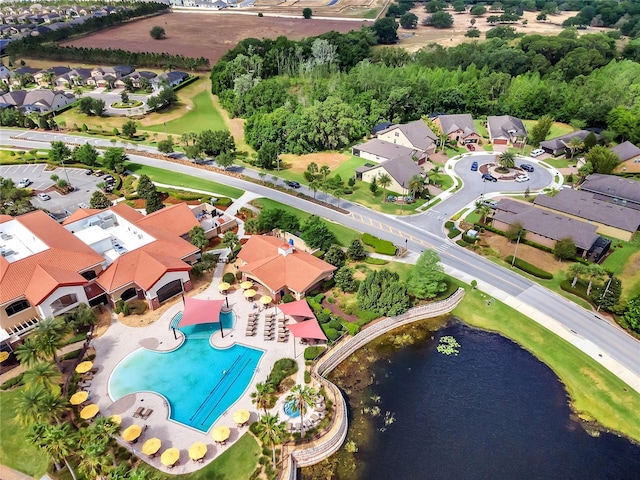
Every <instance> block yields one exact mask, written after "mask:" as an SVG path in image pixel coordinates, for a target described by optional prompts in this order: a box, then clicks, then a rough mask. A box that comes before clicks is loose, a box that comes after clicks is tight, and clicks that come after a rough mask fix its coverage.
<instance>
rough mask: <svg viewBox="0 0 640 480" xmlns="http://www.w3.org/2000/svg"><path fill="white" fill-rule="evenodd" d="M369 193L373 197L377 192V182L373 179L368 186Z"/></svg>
mask: <svg viewBox="0 0 640 480" xmlns="http://www.w3.org/2000/svg"><path fill="white" fill-rule="evenodd" d="M369 191H370V192H371V193H373V194H374V195H375V194H376V192H377V191H378V182H377V180H376V179H375V178H372V179H371V183H370V184H369Z"/></svg>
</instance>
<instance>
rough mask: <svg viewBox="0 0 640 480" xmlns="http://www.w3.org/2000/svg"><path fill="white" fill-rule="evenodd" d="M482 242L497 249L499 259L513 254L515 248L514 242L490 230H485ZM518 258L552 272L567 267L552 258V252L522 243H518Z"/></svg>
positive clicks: (554, 272)
mask: <svg viewBox="0 0 640 480" xmlns="http://www.w3.org/2000/svg"><path fill="white" fill-rule="evenodd" d="M482 244H488V245H489V247H491V248H492V249H494V250H496V251H499V252H500V258H501V259H504V258H505V257H506V256H508V255H513V252H514V250H515V243H510V242H509V240H508V239H507V238H505V237H503V236H502V235H496V234H494V233H491V232H485V234H484V235H483V237H482ZM518 258H521V259H522V260H524V261H526V262H529V263H530V264H532V265H535V266H536V267H538V268H541V269H542V270H544V271H546V272H549V273H553V274H556V273H558V272H559V271H560V270H564V269H566V268H567V265H566V264H564V263H561V262H559V261H558V260H556V259H555V258H553V255H552V254H550V253H547V252H543V251H541V250H538V249H537V248H533V247H530V246H528V245H524V244H522V243H521V244H520V245H518Z"/></svg>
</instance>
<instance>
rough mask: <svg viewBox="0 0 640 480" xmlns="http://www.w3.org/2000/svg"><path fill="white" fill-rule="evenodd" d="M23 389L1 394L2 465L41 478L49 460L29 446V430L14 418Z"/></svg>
mask: <svg viewBox="0 0 640 480" xmlns="http://www.w3.org/2000/svg"><path fill="white" fill-rule="evenodd" d="M21 388H24V387H18V388H16V389H14V390H11V391H7V392H0V405H1V407H0V425H2V428H0V464H2V465H6V466H7V467H11V468H13V469H15V470H18V471H20V472H23V473H26V474H28V475H32V476H34V477H37V478H40V477H41V476H42V475H44V474H45V473H46V471H47V466H48V464H49V458H48V457H47V456H46V455H45V454H43V453H42V451H41V450H40V449H39V448H38V447H34V446H32V445H29V444H27V442H26V440H25V439H26V436H27V432H28V429H27V428H25V427H22V426H21V425H20V424H19V423H18V422H16V420H15V418H14V405H15V404H16V400H17V397H18V392H20V389H21Z"/></svg>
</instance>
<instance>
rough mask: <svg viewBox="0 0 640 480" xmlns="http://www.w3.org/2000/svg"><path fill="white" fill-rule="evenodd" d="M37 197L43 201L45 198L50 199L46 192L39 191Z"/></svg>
mask: <svg viewBox="0 0 640 480" xmlns="http://www.w3.org/2000/svg"><path fill="white" fill-rule="evenodd" d="M38 198H39V199H40V200H42V201H44V202H46V201H47V200H51V197H50V196H49V195H47V194H46V193H39V194H38Z"/></svg>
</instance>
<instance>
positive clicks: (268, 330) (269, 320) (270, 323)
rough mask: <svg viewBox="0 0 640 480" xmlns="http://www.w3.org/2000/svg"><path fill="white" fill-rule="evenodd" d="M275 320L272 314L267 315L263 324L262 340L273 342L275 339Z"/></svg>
mask: <svg viewBox="0 0 640 480" xmlns="http://www.w3.org/2000/svg"><path fill="white" fill-rule="evenodd" d="M275 324H276V319H275V316H274V315H273V314H272V313H269V314H267V316H266V320H265V322H264V339H265V340H273V339H274V338H275Z"/></svg>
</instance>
